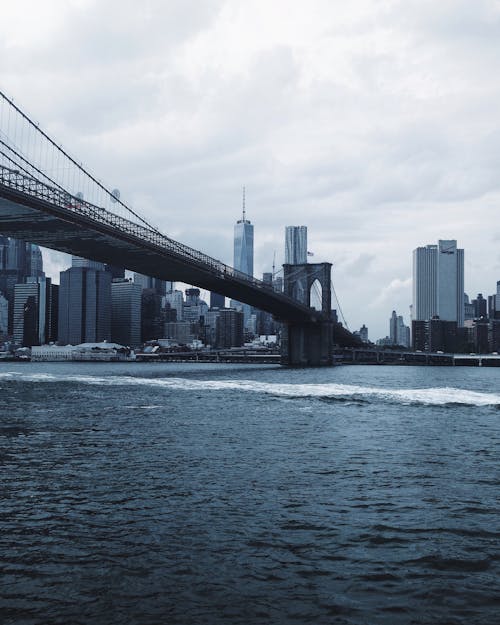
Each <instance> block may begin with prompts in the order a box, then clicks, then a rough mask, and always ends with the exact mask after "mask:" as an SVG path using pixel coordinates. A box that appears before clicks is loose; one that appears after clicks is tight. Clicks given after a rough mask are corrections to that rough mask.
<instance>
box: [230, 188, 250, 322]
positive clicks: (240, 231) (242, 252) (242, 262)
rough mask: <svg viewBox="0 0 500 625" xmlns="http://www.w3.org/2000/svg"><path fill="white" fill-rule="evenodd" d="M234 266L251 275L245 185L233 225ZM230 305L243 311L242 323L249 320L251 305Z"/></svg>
mask: <svg viewBox="0 0 500 625" xmlns="http://www.w3.org/2000/svg"><path fill="white" fill-rule="evenodd" d="M233 264H234V268H235V269H236V270H237V271H241V272H242V273H246V274H248V275H249V276H252V277H253V225H252V224H251V222H250V221H249V220H248V219H247V218H246V208H245V187H243V214H242V218H241V219H239V220H238V221H237V222H236V223H235V225H234V263H233ZM231 306H232V307H234V308H237V309H239V310H242V311H243V316H244V324H245V325H246V324H247V323H248V321H249V320H250V315H251V314H252V307H251V306H249V305H248V304H241V303H240V302H237V301H234V300H232V301H231Z"/></svg>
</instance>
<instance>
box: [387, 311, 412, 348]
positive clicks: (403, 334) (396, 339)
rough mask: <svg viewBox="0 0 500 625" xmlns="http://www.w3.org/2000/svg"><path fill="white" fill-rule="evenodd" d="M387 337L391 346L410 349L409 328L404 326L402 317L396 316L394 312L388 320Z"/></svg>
mask: <svg viewBox="0 0 500 625" xmlns="http://www.w3.org/2000/svg"><path fill="white" fill-rule="evenodd" d="M389 337H390V340H391V345H400V346H402V347H410V328H409V327H408V326H406V325H405V324H404V321H403V317H402V315H398V314H396V311H395V310H393V311H392V315H391V318H390V319H389Z"/></svg>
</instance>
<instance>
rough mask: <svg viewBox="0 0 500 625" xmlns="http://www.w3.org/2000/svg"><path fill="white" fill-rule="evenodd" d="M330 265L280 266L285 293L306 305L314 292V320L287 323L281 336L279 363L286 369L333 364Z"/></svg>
mask: <svg viewBox="0 0 500 625" xmlns="http://www.w3.org/2000/svg"><path fill="white" fill-rule="evenodd" d="M331 269H332V265H331V263H303V264H299V265H290V264H285V265H283V278H284V291H285V293H286V295H288V296H289V297H293V298H294V299H296V300H297V301H299V302H301V303H302V304H305V305H306V306H309V307H310V306H311V305H312V301H311V300H312V298H311V292H312V290H313V289H315V290H316V292H315V295H316V300H319V301H316V302H315V305H316V306H318V309H316V313H317V315H314V316H315V317H316V318H314V319H311V321H309V322H304V321H301V322H293V321H288V322H287V323H286V324H284V325H283V331H282V336H281V364H282V365H287V366H289V367H322V366H330V365H332V364H333V322H332V310H331V309H332V295H331V278H330V276H331Z"/></svg>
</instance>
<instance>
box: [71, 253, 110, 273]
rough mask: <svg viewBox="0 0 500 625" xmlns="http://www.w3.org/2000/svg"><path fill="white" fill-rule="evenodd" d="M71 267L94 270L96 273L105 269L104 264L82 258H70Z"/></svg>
mask: <svg viewBox="0 0 500 625" xmlns="http://www.w3.org/2000/svg"><path fill="white" fill-rule="evenodd" d="M71 266H72V267H85V268H86V269H95V270H96V271H104V270H105V269H106V265H105V264H104V263H100V262H99V261H97V260H89V259H88V258H82V257H81V256H72V257H71Z"/></svg>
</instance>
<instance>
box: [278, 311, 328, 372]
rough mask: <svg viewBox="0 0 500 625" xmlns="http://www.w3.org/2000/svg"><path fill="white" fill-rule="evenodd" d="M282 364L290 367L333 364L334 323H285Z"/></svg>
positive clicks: (282, 335) (282, 338) (282, 337)
mask: <svg viewBox="0 0 500 625" xmlns="http://www.w3.org/2000/svg"><path fill="white" fill-rule="evenodd" d="M281 364H282V365H285V366H288V367H327V366H331V365H333V323H332V322H331V321H317V322H315V323H308V324H292V323H289V324H284V325H283V330H282V334H281Z"/></svg>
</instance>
